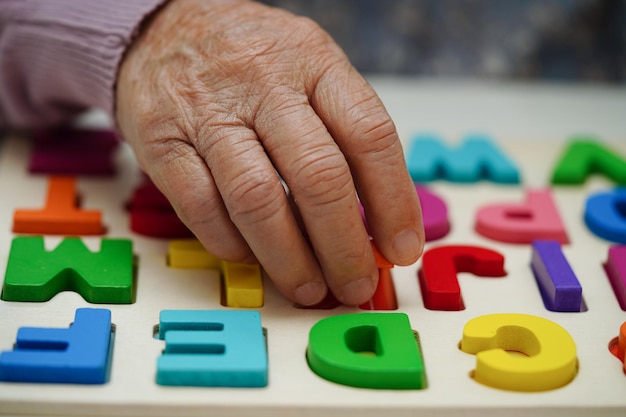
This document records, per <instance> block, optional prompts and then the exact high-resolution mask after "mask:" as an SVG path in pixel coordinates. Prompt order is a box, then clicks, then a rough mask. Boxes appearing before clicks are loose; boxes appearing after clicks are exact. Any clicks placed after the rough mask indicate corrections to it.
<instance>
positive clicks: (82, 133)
mask: <svg viewBox="0 0 626 417" xmlns="http://www.w3.org/2000/svg"><path fill="white" fill-rule="evenodd" d="M33 142H34V149H33V152H32V154H31V155H30V161H29V165H28V170H29V172H31V173H35V174H55V175H97V176H111V175H113V174H114V173H115V164H114V159H113V155H114V151H115V150H116V149H117V146H118V144H119V139H118V138H117V135H116V133H115V132H114V131H112V130H102V129H78V128H73V127H58V128H53V129H42V130H39V131H36V132H35V133H34V134H33Z"/></svg>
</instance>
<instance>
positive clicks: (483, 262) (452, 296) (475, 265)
mask: <svg viewBox="0 0 626 417" xmlns="http://www.w3.org/2000/svg"><path fill="white" fill-rule="evenodd" d="M458 272H471V273H473V274H476V275H478V276H481V277H503V276H505V275H506V271H505V270H504V256H502V255H501V254H500V253H498V252H496V251H493V250H490V249H485V248H481V247H478V246H441V247H437V248H431V249H429V250H427V251H426V252H424V255H423V257H422V267H421V268H420V270H419V273H418V276H419V282H420V288H421V290H422V297H423V300H424V306H425V307H426V308H427V309H429V310H464V309H465V305H464V303H463V298H462V297H461V288H460V287H459V280H458V278H457V273H458Z"/></svg>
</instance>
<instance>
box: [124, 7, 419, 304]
mask: <svg viewBox="0 0 626 417" xmlns="http://www.w3.org/2000/svg"><path fill="white" fill-rule="evenodd" d="M116 105H117V110H116V113H117V122H118V125H119V127H120V129H121V132H122V134H123V136H124V137H125V138H126V139H127V141H128V142H129V143H130V144H131V146H132V147H133V149H134V152H135V154H136V157H137V159H138V161H139V164H140V165H141V167H142V168H143V169H144V170H145V171H146V172H147V173H148V174H149V175H150V177H151V178H152V180H153V181H154V183H155V184H156V185H157V186H158V187H159V188H160V190H161V191H162V192H163V193H164V194H165V195H166V196H167V197H168V198H169V200H170V201H171V203H172V205H173V207H174V209H175V210H176V212H177V213H178V215H179V216H180V218H181V219H182V221H183V222H184V223H185V224H186V225H187V226H188V227H189V228H190V229H191V230H192V231H193V232H194V233H195V235H196V236H197V237H198V239H199V240H200V241H201V242H202V243H203V244H204V246H205V247H206V248H207V250H208V251H209V252H211V253H213V254H215V255H217V256H219V257H221V258H223V259H227V260H231V261H240V262H241V261H245V262H250V261H257V260H258V262H260V264H261V265H262V266H263V268H264V270H265V272H266V273H267V274H268V276H269V277H270V278H271V279H272V280H273V282H274V283H275V285H276V286H277V288H279V289H280V290H281V291H282V292H283V293H284V294H285V295H286V296H287V297H288V298H290V299H291V300H294V301H296V302H298V303H300V304H303V305H311V304H314V303H316V302H319V301H320V300H321V299H323V298H324V296H325V294H326V292H327V288H330V290H331V291H332V292H333V293H334V295H335V296H336V297H337V299H338V300H339V301H341V302H342V303H344V304H348V305H356V304H359V303H362V302H365V301H367V300H368V299H369V298H370V297H371V296H372V294H373V292H374V291H375V289H376V284H377V278H378V276H377V271H376V264H375V260H374V256H373V253H372V249H371V246H370V243H369V238H368V235H367V232H366V230H365V228H364V226H363V222H362V220H361V216H360V214H359V205H358V199H360V200H361V202H362V204H363V206H364V208H365V213H366V216H367V218H368V224H369V227H370V230H371V234H372V237H373V239H374V241H375V242H376V244H377V246H378V247H379V249H380V250H381V252H382V253H383V254H384V255H385V257H387V259H389V260H390V261H391V262H393V263H395V264H398V265H408V264H411V263H413V262H415V261H416V260H417V259H418V257H419V255H420V254H421V251H422V245H423V241H424V235H423V231H422V222H421V213H420V208H419V202H418V199H417V195H416V192H415V189H414V187H413V184H412V182H411V180H410V178H409V176H408V174H407V172H406V168H405V163H404V157H403V153H402V149H401V145H400V142H399V140H398V135H397V133H396V130H395V127H394V125H393V123H392V121H391V119H390V118H389V116H388V114H387V113H386V111H385V109H384V107H383V105H382V104H381V102H380V100H379V99H378V97H377V96H376V94H375V93H374V91H373V90H372V89H371V87H370V86H369V85H368V84H367V82H366V81H365V80H364V79H363V78H362V77H361V76H360V75H359V74H358V73H357V72H356V71H355V70H354V68H353V67H352V66H351V65H350V63H349V62H348V60H347V58H346V57H345V55H344V54H343V52H342V51H341V50H340V48H339V47H338V46H337V45H336V44H335V43H334V42H333V41H332V40H331V39H330V37H329V36H328V35H327V34H326V33H325V32H324V31H323V30H321V29H320V28H319V27H318V26H317V25H316V24H315V23H313V22H312V21H310V20H309V19H306V18H301V17H295V16H293V15H291V14H289V13H287V12H285V11H281V10H278V9H274V8H270V7H267V6H264V5H261V4H257V3H254V2H250V1H245V0H237V1H234V0H229V1H221V0H205V1H202V0H173V1H171V2H170V3H168V4H167V5H166V6H165V7H164V8H163V9H162V10H160V11H159V12H158V13H157V14H156V15H155V16H154V17H153V18H152V19H151V20H150V21H149V22H148V23H147V24H146V26H145V27H144V28H143V30H142V31H141V33H140V35H139V37H138V39H137V40H136V42H135V43H134V44H133V46H132V47H131V49H130V50H129V51H128V53H127V55H126V57H125V58H124V61H123V63H122V66H121V69H120V74H119V78H118V84H117V97H116ZM281 178H282V179H283V180H284V182H285V183H286V184H287V186H288V189H289V193H290V196H288V195H287V193H286V192H285V188H284V187H283V185H282V183H281ZM357 193H358V194H357ZM357 195H358V197H357Z"/></svg>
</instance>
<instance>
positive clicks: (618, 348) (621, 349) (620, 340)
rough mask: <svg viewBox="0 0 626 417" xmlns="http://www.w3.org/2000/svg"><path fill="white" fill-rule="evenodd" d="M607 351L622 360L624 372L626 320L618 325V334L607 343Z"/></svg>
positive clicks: (625, 364)
mask: <svg viewBox="0 0 626 417" xmlns="http://www.w3.org/2000/svg"><path fill="white" fill-rule="evenodd" d="M609 351H610V352H611V354H612V355H613V356H615V357H616V358H617V359H619V360H620V362H622V366H623V369H624V373H626V322H624V323H622V325H621V326H620V328H619V336H617V337H616V338H615V339H613V340H611V342H610V343H609Z"/></svg>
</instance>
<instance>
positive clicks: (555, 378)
mask: <svg viewBox="0 0 626 417" xmlns="http://www.w3.org/2000/svg"><path fill="white" fill-rule="evenodd" d="M461 350H462V351H463V352H466V353H471V354H475V355H476V370H475V372H474V378H475V379H476V381H477V382H480V383H482V384H485V385H488V386H491V387H494V388H500V389H505V390H511V391H546V390H551V389H556V388H559V387H562V386H564V385H566V384H568V383H569V382H570V381H571V380H572V379H574V377H575V376H576V372H577V370H578V359H577V358H576V345H575V343H574V340H573V339H572V337H571V336H570V335H569V333H568V332H567V331H566V330H565V329H563V328H562V327H561V326H559V325H558V324H556V323H554V322H552V321H550V320H547V319H544V318H541V317H537V316H531V315H526V314H491V315H486V316H481V317H477V318H475V319H472V320H470V321H469V322H467V324H466V325H465V328H464V329H463V339H462V340H461ZM512 353H517V354H512Z"/></svg>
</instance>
